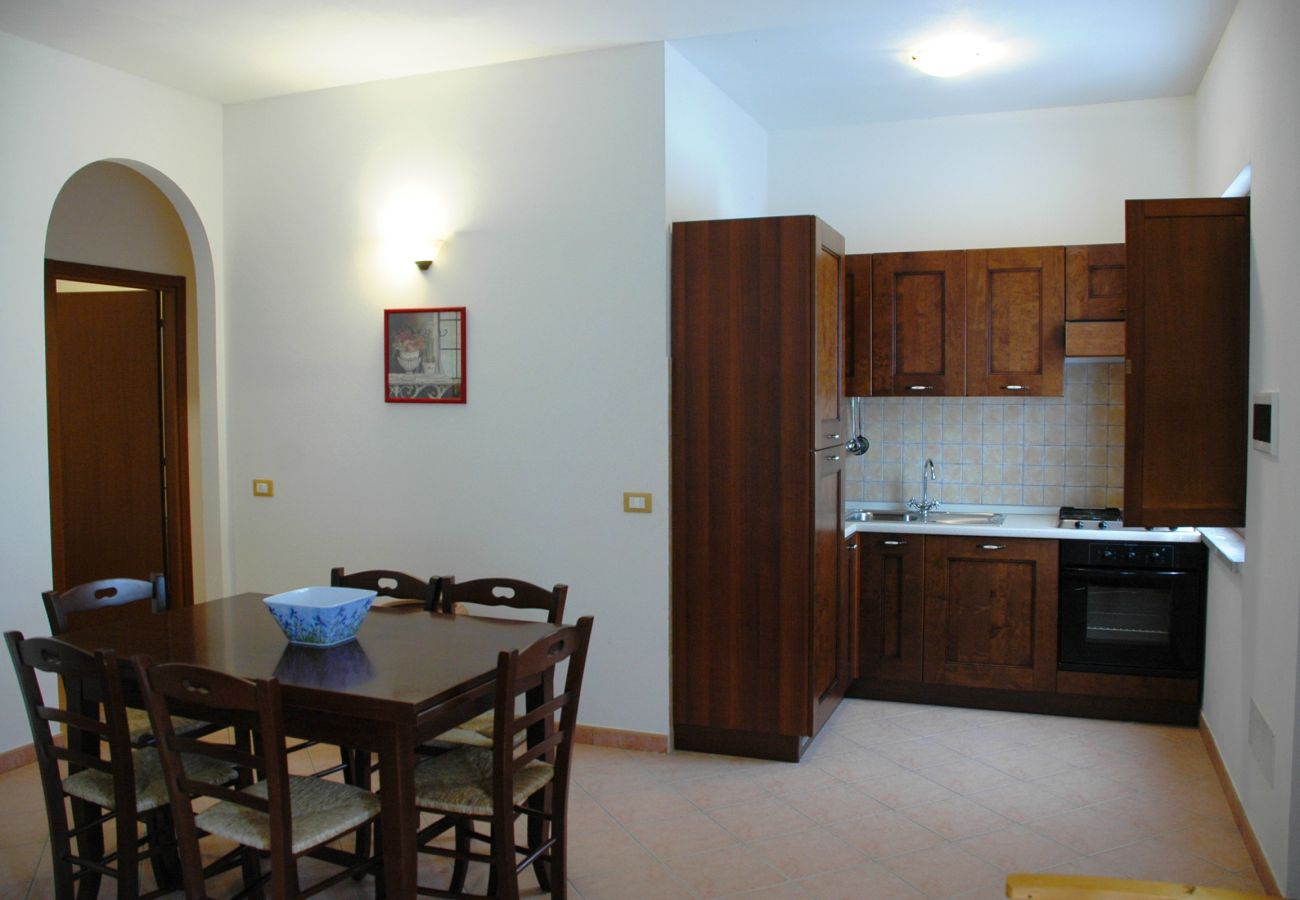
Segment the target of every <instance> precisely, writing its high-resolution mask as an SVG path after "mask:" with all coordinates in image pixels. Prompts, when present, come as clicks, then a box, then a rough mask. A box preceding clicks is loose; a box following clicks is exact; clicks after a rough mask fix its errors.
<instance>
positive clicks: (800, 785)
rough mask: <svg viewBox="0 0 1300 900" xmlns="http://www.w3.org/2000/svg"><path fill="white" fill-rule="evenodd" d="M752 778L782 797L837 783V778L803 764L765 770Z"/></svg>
mask: <svg viewBox="0 0 1300 900" xmlns="http://www.w3.org/2000/svg"><path fill="white" fill-rule="evenodd" d="M752 778H753V780H754V782H755V783H757V784H760V785H762V786H763V787H764V788H766V789H767V790H768V791H769V792H770V793H772V794H776V795H777V796H780V797H784V796H788V795H790V794H800V793H804V792H807V791H811V790H815V789H817V788H820V787H826V786H827V785H833V784H836V782H837V779H836V778H835V776H833V775H830V774H828V773H827V772H826V771H825V770H823V769H820V768H818V767H817V766H815V765H811V764H803V763H801V764H799V765H797V766H790V765H782V766H777V767H775V768H772V769H764V770H762V771H759V772H755V773H754V775H753V776H752Z"/></svg>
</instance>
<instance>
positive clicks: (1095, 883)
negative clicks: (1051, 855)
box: [1007, 872, 1275, 900]
mask: <svg viewBox="0 0 1300 900" xmlns="http://www.w3.org/2000/svg"><path fill="white" fill-rule="evenodd" d="M1007 896H1008V897H1010V898H1011V900H1166V898H1167V900H1275V898H1269V896H1268V895H1267V894H1250V893H1245V892H1243V891H1231V890H1228V889H1227V888H1210V887H1196V886H1195V885H1190V884H1178V883H1175V882H1168V881H1129V880H1128V879H1124V878H1101V877H1096V876H1092V875H1046V874H1043V875H1039V874H1030V873H1025V872H1017V873H1014V874H1011V875H1008V876H1007Z"/></svg>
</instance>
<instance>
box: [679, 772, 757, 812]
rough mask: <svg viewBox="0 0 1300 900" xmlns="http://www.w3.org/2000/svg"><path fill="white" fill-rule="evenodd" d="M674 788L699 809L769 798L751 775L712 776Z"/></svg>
mask: <svg viewBox="0 0 1300 900" xmlns="http://www.w3.org/2000/svg"><path fill="white" fill-rule="evenodd" d="M674 786H675V787H676V789H677V793H679V794H681V795H682V796H683V797H685V798H686V799H687V800H689V801H691V802H692V803H694V804H695V805H696V806H698V807H699V808H700V809H714V808H715V807H718V806H733V805H735V804H737V803H743V802H744V801H746V800H757V799H759V798H762V797H767V796H770V795H769V794H768V791H767V788H765V787H764V786H763V785H762V784H761V783H760V782H759V781H758V777H757V776H753V775H751V776H745V775H731V774H727V775H713V776H710V777H708V778H700V779H697V780H694V781H687V782H679V783H676V784H675V785H674Z"/></svg>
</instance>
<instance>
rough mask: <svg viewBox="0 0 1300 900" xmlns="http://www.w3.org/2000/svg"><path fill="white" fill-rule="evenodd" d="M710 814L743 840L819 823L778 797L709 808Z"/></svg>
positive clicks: (786, 832)
mask: <svg viewBox="0 0 1300 900" xmlns="http://www.w3.org/2000/svg"><path fill="white" fill-rule="evenodd" d="M708 815H709V818H711V819H713V821H715V822H717V823H718V824H719V825H721V826H722V827H723V828H725V829H727V831H729V832H731V833H732V834H734V835H735V836H736V837H737V838H738V839H739V840H741V841H761V840H763V839H764V838H769V837H776V836H777V835H781V834H792V833H793V832H796V831H806V830H808V829H809V828H812V827H813V826H814V825H815V824H816V823H815V822H813V820H812V819H810V818H808V817H807V816H805V815H804V814H803V813H801V812H799V810H797V809H795V808H794V807H793V806H790V805H789V804H788V803H786V802H784V801H783V800H780V799H778V798H776V797H766V798H764V799H762V800H751V801H749V802H746V803H738V804H736V805H735V806H724V807H721V808H719V809H714V810H710V811H709V814H708Z"/></svg>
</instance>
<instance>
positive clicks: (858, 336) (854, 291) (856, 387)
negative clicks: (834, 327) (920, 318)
mask: <svg viewBox="0 0 1300 900" xmlns="http://www.w3.org/2000/svg"><path fill="white" fill-rule="evenodd" d="M844 393H845V394H847V395H848V396H850V397H870V396H871V254H870V253H855V254H853V255H851V256H846V257H844Z"/></svg>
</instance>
